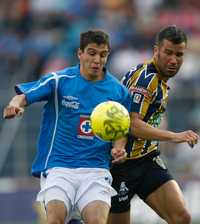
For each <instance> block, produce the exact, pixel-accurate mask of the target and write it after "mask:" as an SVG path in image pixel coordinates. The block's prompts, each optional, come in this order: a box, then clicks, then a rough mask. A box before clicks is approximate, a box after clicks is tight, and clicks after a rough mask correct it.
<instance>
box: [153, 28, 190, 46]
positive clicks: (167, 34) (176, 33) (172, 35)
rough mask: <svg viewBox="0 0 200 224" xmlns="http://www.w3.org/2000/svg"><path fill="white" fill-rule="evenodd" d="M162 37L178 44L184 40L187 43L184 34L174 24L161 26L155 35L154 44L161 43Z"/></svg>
mask: <svg viewBox="0 0 200 224" xmlns="http://www.w3.org/2000/svg"><path fill="white" fill-rule="evenodd" d="M164 39H167V40H168V41H170V42H172V43H174V44H180V43H182V42H185V43H186V44H187V36H186V34H185V33H184V31H183V30H181V29H180V28H178V27H177V26H176V25H171V26H167V27H164V28H162V29H161V30H160V31H159V32H158V34H157V35H156V39H155V44H156V45H160V44H162V42H163V40H164Z"/></svg>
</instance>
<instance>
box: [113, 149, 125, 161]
mask: <svg viewBox="0 0 200 224" xmlns="http://www.w3.org/2000/svg"><path fill="white" fill-rule="evenodd" d="M111 154H112V157H113V160H112V163H123V162H124V161H125V160H126V156H127V153H126V150H125V149H124V148H121V149H120V148H112V150H111Z"/></svg>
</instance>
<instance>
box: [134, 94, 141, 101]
mask: <svg viewBox="0 0 200 224" xmlns="http://www.w3.org/2000/svg"><path fill="white" fill-rule="evenodd" d="M141 98H142V95H141V94H139V93H135V94H134V96H133V102H134V103H140V100H141Z"/></svg>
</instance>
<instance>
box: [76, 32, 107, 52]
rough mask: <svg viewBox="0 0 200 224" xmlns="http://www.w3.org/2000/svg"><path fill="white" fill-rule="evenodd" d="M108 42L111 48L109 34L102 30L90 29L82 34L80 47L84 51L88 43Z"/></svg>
mask: <svg viewBox="0 0 200 224" xmlns="http://www.w3.org/2000/svg"><path fill="white" fill-rule="evenodd" d="M91 43H95V44H97V45H100V44H106V45H107V46H108V49H109V50H110V41H109V35H108V34H107V33H105V32H104V31H102V30H88V31H86V32H82V33H81V35H80V49H81V50H82V51H83V50H84V49H85V48H86V47H87V45H88V44H91Z"/></svg>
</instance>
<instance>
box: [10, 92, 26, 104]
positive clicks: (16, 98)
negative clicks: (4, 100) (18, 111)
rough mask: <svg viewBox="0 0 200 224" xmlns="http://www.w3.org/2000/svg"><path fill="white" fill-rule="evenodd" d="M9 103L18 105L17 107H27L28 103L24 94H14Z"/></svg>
mask: <svg viewBox="0 0 200 224" xmlns="http://www.w3.org/2000/svg"><path fill="white" fill-rule="evenodd" d="M9 105H11V106H16V107H25V106H26V105H27V102H26V96H25V95H24V94H20V95H16V96H14V97H13V98H12V99H11V101H10V102H9Z"/></svg>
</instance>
